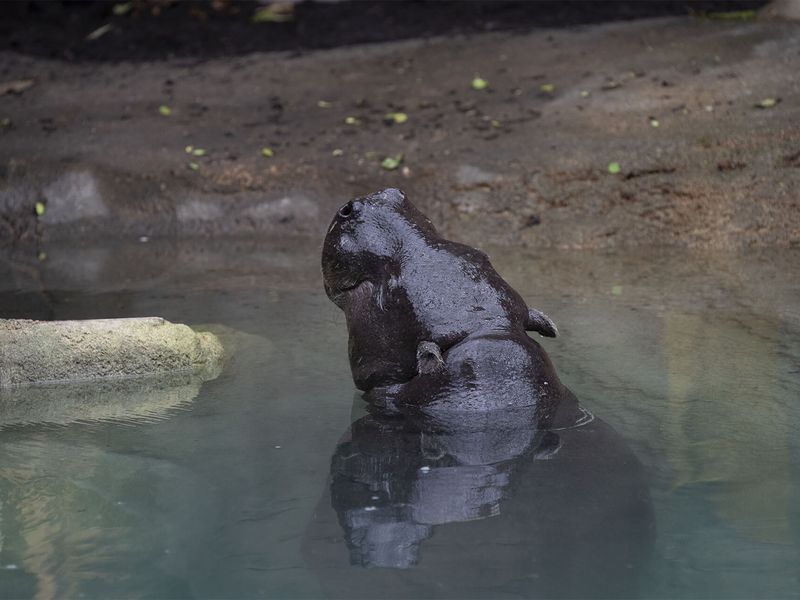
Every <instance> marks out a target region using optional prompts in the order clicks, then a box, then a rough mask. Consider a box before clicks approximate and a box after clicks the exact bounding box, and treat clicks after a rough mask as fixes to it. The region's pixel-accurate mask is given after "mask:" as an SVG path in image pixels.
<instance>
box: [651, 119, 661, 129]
mask: <svg viewBox="0 0 800 600" xmlns="http://www.w3.org/2000/svg"><path fill="white" fill-rule="evenodd" d="M660 125H661V123H659V122H658V119H654V118H652V117H651V118H650V127H659V126H660Z"/></svg>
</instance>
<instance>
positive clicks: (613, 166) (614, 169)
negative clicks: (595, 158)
mask: <svg viewBox="0 0 800 600" xmlns="http://www.w3.org/2000/svg"><path fill="white" fill-rule="evenodd" d="M621 170H622V168H621V167H620V166H619V163H618V162H612V163H608V172H609V173H611V174H612V175H616V174H617V173H619V172H620V171H621Z"/></svg>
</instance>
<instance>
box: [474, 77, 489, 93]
mask: <svg viewBox="0 0 800 600" xmlns="http://www.w3.org/2000/svg"><path fill="white" fill-rule="evenodd" d="M487 87H489V82H488V81H486V80H485V79H481V78H480V77H475V78H474V79H473V80H472V89H473V90H485V89H486V88H487Z"/></svg>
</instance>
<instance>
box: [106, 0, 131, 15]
mask: <svg viewBox="0 0 800 600" xmlns="http://www.w3.org/2000/svg"><path fill="white" fill-rule="evenodd" d="M131 8H133V4H131V3H130V2H118V3H117V4H115V5H114V6H113V7H112V9H111V12H112V13H114V15H115V16H117V17H121V16H122V15H127V14H128V13H129V12H131Z"/></svg>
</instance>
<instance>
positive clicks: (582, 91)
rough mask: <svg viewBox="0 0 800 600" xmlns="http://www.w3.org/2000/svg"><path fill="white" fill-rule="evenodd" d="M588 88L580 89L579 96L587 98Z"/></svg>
mask: <svg viewBox="0 0 800 600" xmlns="http://www.w3.org/2000/svg"><path fill="white" fill-rule="evenodd" d="M588 97H589V90H581V98H588Z"/></svg>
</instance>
